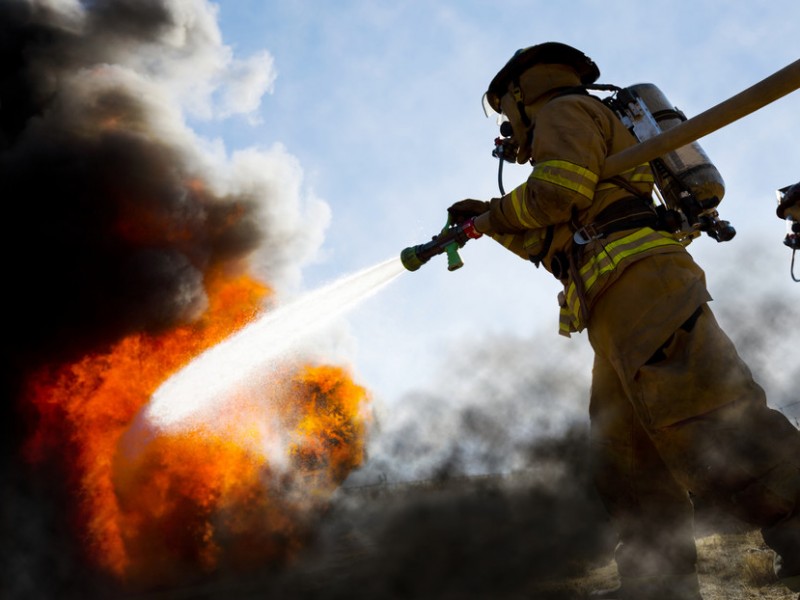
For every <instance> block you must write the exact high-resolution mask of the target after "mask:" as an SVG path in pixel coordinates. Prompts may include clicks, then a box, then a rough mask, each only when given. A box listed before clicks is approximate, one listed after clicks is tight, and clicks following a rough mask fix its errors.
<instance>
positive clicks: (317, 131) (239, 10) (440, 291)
mask: <svg viewBox="0 0 800 600" xmlns="http://www.w3.org/2000/svg"><path fill="white" fill-rule="evenodd" d="M214 4H215V5H217V6H218V13H217V17H218V23H219V27H220V31H221V34H222V41H223V43H224V44H225V45H227V46H229V47H230V50H231V52H232V53H233V54H234V55H235V56H236V57H238V58H242V59H246V58H247V57H248V56H253V55H255V54H257V53H264V52H266V53H268V55H269V57H271V59H272V63H271V69H272V72H271V76H272V77H274V80H273V81H272V84H271V86H270V87H269V90H268V92H267V93H265V94H264V95H263V97H262V98H261V102H260V104H259V105H258V106H257V108H255V109H254V110H252V111H251V112H249V114H246V115H238V116H232V117H229V118H227V119H217V120H208V119H203V120H201V119H197V118H195V119H192V120H190V125H191V126H192V127H193V128H194V129H195V130H196V131H197V132H198V133H199V134H200V135H202V136H203V137H207V138H209V139H217V141H218V143H221V144H224V147H225V150H226V152H228V153H232V152H234V151H236V150H240V149H245V148H250V147H258V148H275V147H276V145H278V146H277V147H279V148H281V151H282V152H284V153H285V154H286V155H288V156H289V157H290V158H291V160H292V161H293V164H294V166H295V169H294V171H293V174H292V175H291V177H292V178H293V180H292V181H293V185H296V186H298V194H299V195H300V197H301V198H302V199H303V201H307V202H310V203H315V202H321V203H324V204H325V205H327V206H328V207H329V210H330V220H329V223H328V225H327V228H326V229H325V232H324V239H322V240H321V243H320V245H319V247H318V249H317V250H316V252H315V253H314V254H313V256H309V257H306V259H304V261H303V263H302V265H301V275H302V277H301V280H300V281H299V282H296V284H295V285H294V287H291V286H290V287H287V288H286V289H285V290H279V291H280V292H281V293H282V294H284V296H285V297H286V298H287V299H288V298H289V297H291V296H292V295H293V294H297V293H299V292H301V291H302V290H307V289H312V288H315V287H317V286H319V285H321V284H322V283H325V282H328V281H330V280H332V279H335V278H337V277H339V276H342V275H345V274H348V273H350V272H352V271H355V270H357V269H360V268H363V267H367V266H369V265H372V264H374V263H377V262H379V261H382V260H384V259H386V258H388V257H392V256H398V255H399V252H400V251H401V250H402V248H404V247H405V246H408V245H412V244H417V243H421V242H423V241H426V240H428V239H429V238H430V236H431V235H433V234H434V233H436V232H437V231H438V230H439V229H440V228H441V227H442V225H443V224H444V221H445V219H446V213H445V210H446V208H447V206H449V205H450V204H451V203H453V202H454V201H456V200H460V199H462V198H467V197H472V198H482V199H488V198H491V197H492V196H496V195H497V194H498V191H497V183H496V173H497V164H496V162H495V160H494V159H493V158H492V157H491V154H490V153H491V149H492V141H493V139H494V137H495V136H496V135H497V126H496V123H495V121H494V119H491V118H489V119H487V118H485V117H484V115H483V112H482V109H481V96H482V94H483V92H484V91H485V89H486V86H487V84H488V81H489V80H490V79H491V78H492V77H493V75H494V74H495V73H496V72H497V70H498V69H499V68H500V67H501V66H502V65H503V64H504V63H505V62H506V61H507V60H508V58H509V57H510V56H511V55H512V54H513V52H514V51H515V50H516V49H518V48H520V47H525V46H529V45H533V44H536V43H540V42H544V41H561V42H565V43H568V44H571V45H574V46H576V47H578V48H580V49H581V50H583V51H584V52H585V53H586V54H588V55H589V56H591V57H592V58H593V59H594V60H595V61H596V62H597V64H598V65H599V67H600V70H601V73H602V75H601V78H600V81H601V82H603V83H613V84H616V85H620V86H626V85H631V84H634V83H641V82H650V83H655V84H656V85H658V86H659V87H660V88H661V89H662V91H663V92H664V93H665V94H666V96H667V97H668V98H669V99H670V100H671V101H672V102H673V103H674V104H675V105H677V106H678V107H679V108H680V109H682V110H683V111H684V112H685V113H686V114H687V116H689V117H691V116H693V115H696V114H698V113H699V112H702V111H704V110H706V109H708V108H710V107H711V106H713V105H715V104H717V103H719V102H721V101H723V100H725V99H727V98H728V97H730V96H731V95H733V94H735V93H738V92H740V91H742V90H744V89H745V88H747V87H749V86H750V85H753V84H754V83H756V82H758V81H760V80H761V79H763V78H765V77H767V76H769V75H771V74H772V73H773V72H775V71H777V70H778V69H780V68H782V67H784V66H786V65H788V64H790V63H792V62H793V61H795V60H796V59H798V58H800V48H799V47H798V43H797V35H796V25H797V23H798V22H800V5H798V4H797V3H796V2H794V1H792V0H779V1H774V0H773V1H761V2H759V1H750V2H745V1H734V2H727V3H719V2H712V1H710V0H699V1H692V2H688V1H685V0H678V1H676V2H672V3H670V4H669V5H668V6H665V5H663V4H659V3H643V2H622V1H603V2H600V1H593V0H584V1H577V2H538V1H527V2H522V1H516V0H510V1H507V2H502V3H498V2H488V1H461V2H456V1H440V2H422V1H406V2H378V1H374V0H373V1H364V2H361V1H339V2H324V1H301V0H298V1H282V2H277V1H273V2H266V1H258V0H221V1H218V2H215V3H214ZM798 132H800V92H795V93H793V94H791V95H789V96H787V97H785V98H783V99H781V100H779V101H777V102H775V103H773V104H772V105H770V106H768V107H766V108H764V109H762V110H760V111H758V112H757V113H754V114H752V115H750V116H748V117H745V118H744V119H742V120H740V121H737V122H735V123H733V124H731V125H729V126H728V127H726V128H724V129H722V130H720V131H717V132H715V133H712V134H711V135H709V136H707V137H705V138H703V139H702V140H700V143H701V145H702V146H703V148H704V149H705V150H706V152H707V153H708V155H709V156H710V158H711V159H712V161H713V162H714V163H715V165H716V166H717V168H718V169H719V170H720V172H721V173H722V175H723V177H724V179H725V181H726V196H725V199H724V200H723V203H722V205H721V207H720V213H721V215H722V217H723V218H725V219H728V220H730V221H731V222H732V223H733V225H734V226H735V227H736V228H737V231H738V235H737V237H736V238H735V239H734V240H733V241H732V242H729V243H728V244H717V243H716V242H714V241H713V240H711V239H710V238H708V237H702V238H700V239H698V240H696V241H695V242H693V244H692V245H691V247H690V250H691V252H692V254H693V255H694V256H695V258H696V259H697V260H698V262H700V264H701V266H703V267H704V268H705V269H706V272H707V275H708V279H709V286H710V289H711V292H712V295H713V296H714V297H715V302H714V305H713V306H714V307H715V308H717V307H720V308H722V309H724V308H725V307H726V306H730V307H731V308H732V309H733V308H736V307H737V306H741V305H742V304H744V305H745V306H746V303H747V302H748V298H750V297H751V296H752V295H753V294H757V293H775V294H777V295H782V296H790V295H792V294H794V295H795V296H796V294H798V292H800V290H799V289H798V286H797V284H794V283H792V282H791V281H790V279H789V259H790V254H791V252H790V251H789V250H788V248H786V247H784V246H783V245H782V243H781V241H782V239H783V235H784V233H785V228H784V224H783V223H782V222H781V221H779V220H778V219H777V218H776V217H775V214H774V208H775V189H776V188H778V187H782V186H785V185H788V184H790V183H793V182H795V181H797V180H798V179H800V144H798ZM528 172H529V168H528V167H524V166H516V167H507V168H506V170H505V185H506V189H510V188H511V187H512V186H513V185H515V184H516V183H518V182H521V181H522V180H523V179H524V178H525V177H527V175H528ZM462 258H463V259H464V262H465V266H464V268H462V269H461V270H460V271H457V272H454V273H451V272H448V271H447V269H446V267H445V263H444V260H439V261H436V260H433V261H431V263H429V264H428V265H426V266H425V267H423V268H422V269H421V270H420V271H418V272H415V273H406V274H404V275H402V276H401V277H400V278H399V279H397V280H396V281H395V282H393V283H392V284H391V285H390V286H389V287H388V288H387V289H385V290H384V291H382V292H381V293H380V294H379V295H377V296H375V297H373V298H371V299H369V300H368V301H367V302H365V303H364V304H362V305H361V306H359V307H358V308H357V309H356V310H354V311H353V312H351V313H350V314H349V315H348V316H347V321H346V323H345V324H344V326H343V330H344V332H345V333H344V334H343V338H344V341H343V342H342V347H343V350H342V352H343V354H344V355H346V356H347V360H349V361H351V362H352V364H353V369H354V372H355V374H356V377H357V379H359V380H361V381H362V382H363V383H364V384H366V385H367V386H368V387H369V388H370V389H371V390H372V392H373V394H374V395H375V397H376V399H377V400H378V401H379V402H382V403H388V404H392V403H396V402H398V401H400V400H401V399H402V398H403V397H404V395H405V394H407V393H408V392H409V391H412V390H415V389H419V388H426V387H428V388H429V387H436V386H439V387H441V386H442V385H445V384H443V382H442V378H443V377H446V374H447V372H448V371H447V363H448V361H450V360H452V359H453V358H454V357H458V356H459V355H461V354H463V353H464V352H466V351H468V350H470V348H472V347H473V346H474V345H476V344H480V343H481V340H483V339H486V338H487V337H490V336H493V337H495V338H496V337H500V338H502V337H504V336H510V337H514V338H530V340H531V343H530V346H531V347H530V359H531V361H536V360H537V355H543V354H547V355H553V354H556V355H557V354H559V353H564V355H565V356H567V355H570V356H574V355H576V354H580V353H585V352H587V346H588V344H587V342H586V340H585V336H579V337H577V338H576V339H573V340H565V339H563V338H560V337H559V336H558V335H557V333H556V331H557V323H556V321H557V308H556V300H555V296H556V293H557V292H558V289H559V286H558V284H557V282H556V281H555V280H554V279H552V277H551V276H550V275H548V274H547V273H546V272H544V271H543V270H539V271H537V270H536V269H535V268H534V267H532V266H531V265H530V264H527V263H525V262H524V261H522V260H520V259H518V258H516V257H515V256H513V255H511V254H509V253H506V252H505V251H503V250H502V249H500V248H499V247H497V246H496V245H495V244H494V243H493V242H492V241H490V240H488V239H484V240H479V241H475V242H471V243H470V244H469V245H468V246H467V247H466V248H465V249H464V250H463V251H462ZM756 316H757V315H754V318H755V317H756ZM723 324H725V323H723ZM340 334H341V331H340ZM589 367H590V363H589V362H587V363H586V371H587V372H588V370H589ZM581 376H582V375H581Z"/></svg>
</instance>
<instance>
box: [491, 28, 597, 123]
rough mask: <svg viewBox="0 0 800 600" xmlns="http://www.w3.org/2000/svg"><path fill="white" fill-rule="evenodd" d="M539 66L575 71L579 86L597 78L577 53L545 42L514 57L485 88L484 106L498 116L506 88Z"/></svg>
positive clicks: (588, 60) (589, 61) (593, 68)
mask: <svg viewBox="0 0 800 600" xmlns="http://www.w3.org/2000/svg"><path fill="white" fill-rule="evenodd" d="M541 64H554V65H567V66H569V67H571V68H572V69H574V70H575V72H576V73H577V75H578V77H579V78H580V81H581V83H582V84H583V85H590V84H592V83H594V82H595V81H597V79H598V78H599V77H600V69H599V68H598V67H597V65H596V64H595V63H594V61H593V60H592V59H591V58H589V57H588V56H586V55H585V54H584V53H583V52H581V51H580V50H577V49H576V48H573V47H572V46H568V45H567V44H562V43H560V42H545V43H543V44H537V45H536V46H530V47H528V48H522V49H520V50H517V51H516V52H515V53H514V56H512V57H511V60H509V61H508V62H507V63H506V64H505V66H504V67H503V68H502V69H500V71H499V72H498V73H497V75H495V76H494V79H492V81H491V83H490V84H489V89H488V90H487V91H486V94H485V96H484V98H485V100H486V103H487V104H488V105H489V106H490V107H491V108H492V110H494V111H495V112H496V113H500V112H501V110H500V99H501V98H502V97H503V95H504V94H506V93H507V92H508V86H509V84H510V83H511V82H513V81H515V80H517V79H519V77H520V75H522V74H523V73H524V72H525V71H527V70H528V69H530V68H531V67H533V66H535V65H541Z"/></svg>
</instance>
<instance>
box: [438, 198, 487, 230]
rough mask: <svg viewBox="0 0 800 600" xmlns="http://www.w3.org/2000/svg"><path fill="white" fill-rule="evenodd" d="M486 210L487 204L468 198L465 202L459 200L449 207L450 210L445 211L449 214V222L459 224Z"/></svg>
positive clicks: (483, 201)
mask: <svg viewBox="0 0 800 600" xmlns="http://www.w3.org/2000/svg"><path fill="white" fill-rule="evenodd" d="M488 210H489V203H488V202H486V201H485V200H472V199H469V198H468V199H466V200H459V201H458V202H456V203H455V204H453V205H452V206H450V208H448V209H447V212H448V213H449V214H450V220H451V221H453V222H454V223H458V224H461V223H463V222H464V221H468V220H469V219H471V218H473V217H477V216H478V215H482V214H483V213H485V212H487V211H488Z"/></svg>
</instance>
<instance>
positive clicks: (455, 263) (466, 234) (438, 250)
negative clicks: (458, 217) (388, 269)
mask: <svg viewBox="0 0 800 600" xmlns="http://www.w3.org/2000/svg"><path fill="white" fill-rule="evenodd" d="M481 235H483V234H482V233H480V232H479V231H478V230H477V229H475V219H474V218H473V219H470V220H468V221H465V222H463V223H460V224H451V223H450V219H449V218H448V219H447V224H446V225H445V226H444V229H442V231H441V232H440V233H439V235H435V236H433V238H432V239H431V241H430V242H428V243H426V244H419V245H418V246H409V247H408V248H406V249H405V250H403V251H402V252H401V253H400V261H401V262H402V263H403V266H404V267H405V268H406V269H408V270H409V271H416V270H417V269H419V268H420V267H421V266H422V265H424V264H425V263H426V262H428V261H429V260H430V259H431V258H432V257H434V256H436V255H437V254H444V253H445V252H446V253H447V270H448V271H455V270H456V269H460V268H461V267H463V266H464V262H463V261H462V260H461V257H460V256H459V255H458V249H459V248H462V247H463V246H464V244H466V243H467V242H468V241H469V240H473V239H477V238H479V237H481Z"/></svg>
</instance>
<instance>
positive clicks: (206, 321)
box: [25, 274, 368, 582]
mask: <svg viewBox="0 0 800 600" xmlns="http://www.w3.org/2000/svg"><path fill="white" fill-rule="evenodd" d="M208 287H209V290H210V291H209V308H208V310H207V312H206V313H205V314H204V316H203V317H202V318H201V319H200V320H199V321H198V322H196V323H194V324H192V325H187V326H182V327H178V328H175V329H173V330H171V331H169V332H166V333H163V334H160V335H144V334H137V335H132V336H129V337H127V338H125V339H123V340H121V341H119V342H118V343H116V344H115V345H114V346H113V347H112V348H110V349H109V350H108V351H107V352H103V353H96V354H92V355H89V356H86V357H84V358H83V359H81V360H79V361H77V362H75V363H71V364H61V365H52V366H49V367H47V368H43V369H41V370H40V371H39V372H38V373H36V374H35V375H34V376H33V377H31V378H30V380H29V381H28V385H27V393H26V395H25V398H26V400H27V401H28V402H31V403H32V404H33V406H34V407H35V408H36V410H37V412H38V417H39V421H38V424H37V428H36V431H35V433H34V434H33V435H32V437H31V438H30V440H29V442H28V444H27V446H26V449H27V455H28V457H29V459H30V460H31V462H32V463H34V464H38V465H45V464H51V463H52V462H53V461H58V463H59V465H58V466H60V467H62V468H63V470H64V473H65V483H66V485H67V486H68V488H69V489H71V490H73V491H74V496H73V499H74V501H75V506H74V507H72V508H73V511H72V513H73V514H74V517H75V522H76V526H77V527H78V528H79V532H80V534H81V537H82V538H83V539H84V540H85V549H86V551H87V556H88V557H89V558H90V560H91V561H93V562H94V563H95V564H96V565H98V566H99V567H101V568H102V569H103V570H105V571H108V572H110V573H112V574H114V575H116V576H117V577H119V578H121V579H124V580H127V581H138V582H164V581H167V580H169V579H172V578H175V577H178V576H181V575H183V574H186V573H195V572H209V571H213V570H214V569H217V568H220V567H221V566H229V567H237V568H238V567H247V566H251V565H254V564H264V563H266V562H274V561H278V560H286V559H287V558H290V557H291V556H292V555H293V554H294V553H295V552H296V551H297V550H298V549H299V548H301V547H302V545H303V542H304V540H305V539H306V537H307V535H308V534H309V527H310V523H311V520H312V517H313V514H314V511H315V510H317V509H318V508H320V507H321V506H323V505H324V502H325V500H326V499H328V498H329V497H330V493H331V492H332V491H333V490H334V489H335V488H336V486H338V485H339V484H340V483H341V481H342V480H343V479H344V478H345V477H346V476H347V474H348V473H349V472H350V471H351V470H352V469H354V468H356V467H357V466H359V465H360V464H361V461H362V460H363V450H364V448H363V444H364V442H363V440H364V433H365V428H366V426H367V423H368V418H367V414H366V411H365V406H366V404H367V401H368V395H367V392H366V390H365V389H364V388H362V387H360V386H358V385H356V384H355V383H353V381H352V380H351V379H350V377H349V375H348V374H347V373H346V372H345V371H344V370H343V369H342V368H340V367H335V366H328V365H286V366H284V367H283V370H282V371H281V372H280V378H279V381H278V382H275V384H274V385H273V386H271V388H270V389H269V390H264V391H265V393H266V392H269V393H271V394H279V395H280V402H272V403H271V404H270V406H271V410H277V411H278V415H277V417H275V418H272V419H271V420H269V421H268V422H266V421H265V419H263V418H261V417H262V416H263V414H262V413H263V412H264V406H265V399H264V397H259V394H258V393H254V392H251V395H250V396H239V397H235V398H232V399H231V403H232V404H231V406H232V407H233V408H234V409H235V410H232V411H230V410H228V414H232V415H233V417H231V418H230V419H229V420H230V423H227V424H226V425H224V426H215V427H211V426H209V427H196V428H195V429H192V430H188V431H180V432H170V433H167V432H149V433H148V432H143V433H142V434H141V435H140V436H139V437H140V441H141V442H142V446H143V449H140V450H138V451H137V452H136V453H133V454H130V453H126V452H125V451H123V450H122V449H121V444H120V441H121V440H122V439H123V436H124V435H125V436H127V435H130V434H131V432H132V431H133V433H134V434H137V435H138V433H139V432H137V431H135V430H133V429H132V427H133V424H135V420H136V417H137V415H138V414H139V413H140V410H141V409H142V407H143V406H144V405H145V404H146V403H147V402H148V399H149V398H150V396H151V394H152V393H153V392H154V391H155V390H156V389H157V388H158V387H159V385H160V384H161V383H163V381H165V380H166V379H167V378H168V377H169V376H170V375H171V374H173V373H174V372H176V371H177V370H178V369H180V368H181V367H182V366H184V365H185V364H186V363H188V362H189V361H190V360H191V359H192V358H193V357H195V356H197V355H198V354H199V353H200V352H202V351H203V350H205V349H207V348H208V347H210V346H212V345H214V344H216V343H218V342H220V341H221V340H222V339H224V338H225V337H227V336H228V335H230V334H231V333H233V332H235V331H236V330H238V329H240V328H241V327H243V326H244V325H246V324H247V323H248V322H250V321H251V320H252V319H253V317H254V316H256V315H257V313H258V309H259V306H260V305H261V301H262V300H263V298H264V297H265V296H266V295H267V294H268V293H269V290H268V289H267V288H266V287H265V286H263V285H262V284H260V283H258V282H255V281H253V280H252V279H250V278H248V277H246V276H241V277H238V278H230V277H226V276H224V275H221V274H217V275H216V276H215V277H212V278H210V281H209V285H208ZM276 390H277V391H276ZM243 393H245V392H242V391H238V392H237V395H240V394H243ZM228 408H230V407H228ZM270 427H271V428H272V429H270ZM276 429H279V431H276ZM276 435H277V436H282V437H284V438H286V439H288V440H289V441H288V442H287V443H286V444H285V450H286V451H285V454H286V455H285V456H276V455H275V453H274V452H272V451H270V450H269V445H268V443H267V441H268V439H269V438H270V436H276ZM55 457H57V458H55Z"/></svg>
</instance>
